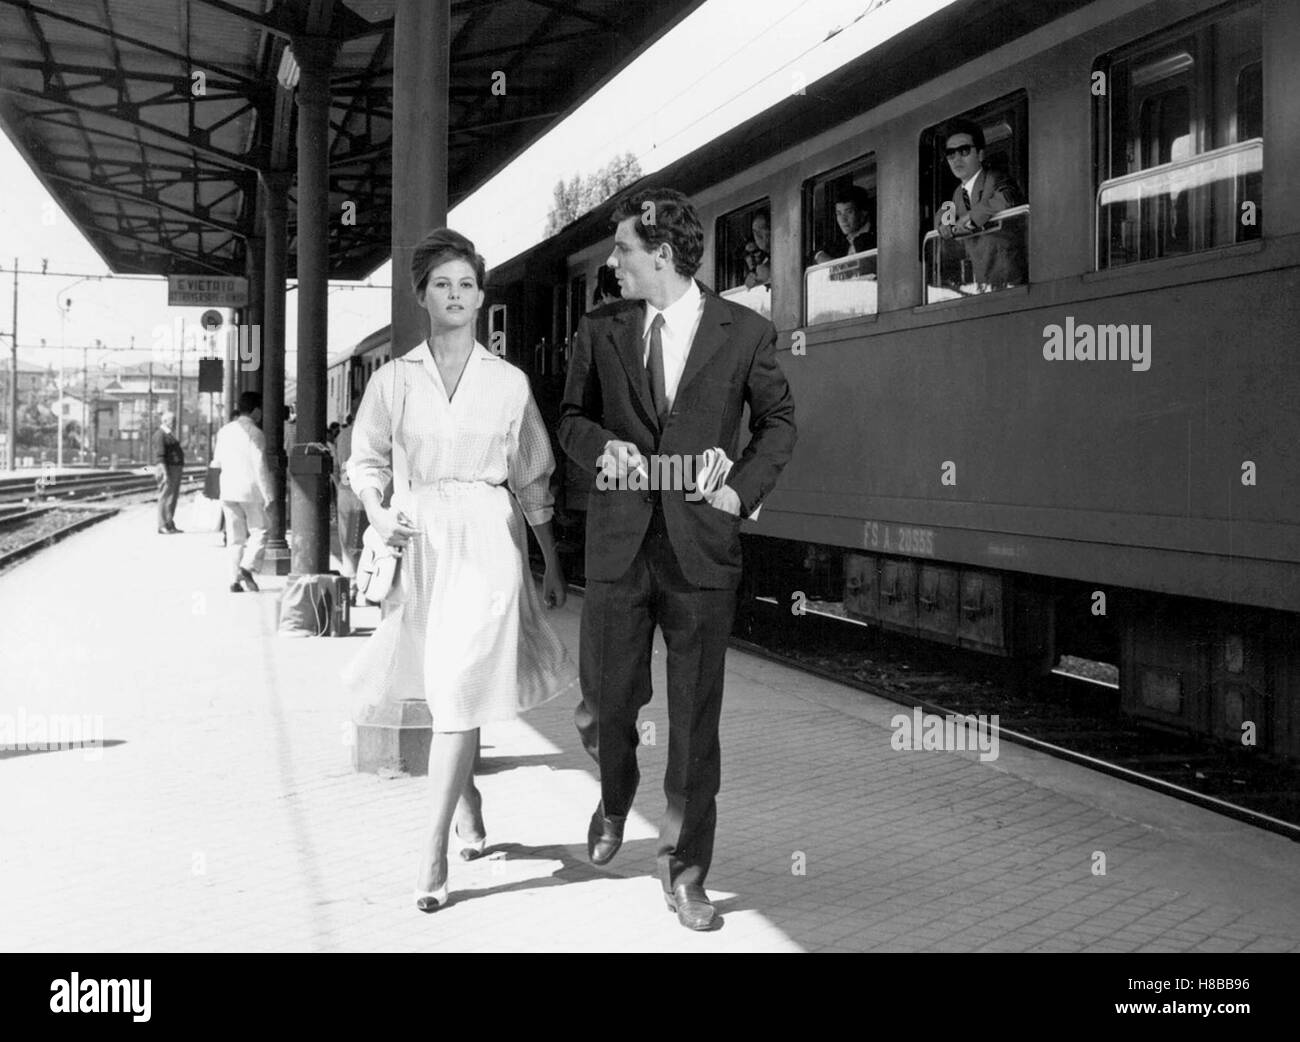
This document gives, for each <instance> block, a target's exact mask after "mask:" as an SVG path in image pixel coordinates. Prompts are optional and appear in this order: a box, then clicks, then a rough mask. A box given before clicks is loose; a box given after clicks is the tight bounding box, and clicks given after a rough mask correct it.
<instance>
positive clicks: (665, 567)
mask: <svg viewBox="0 0 1300 1042" xmlns="http://www.w3.org/2000/svg"><path fill="white" fill-rule="evenodd" d="M657 502H658V497H657V496H656V503H657ZM710 509H712V508H710ZM584 602H585V603H584V605H583V612H582V630H581V637H580V642H579V667H580V670H581V673H582V689H583V691H584V692H595V693H597V695H596V698H597V700H598V701H597V711H598V713H599V720H597V719H595V718H594V717H593V715H592V713H591V709H590V706H589V702H588V701H586V700H584V702H583V703H582V704H581V705H580V706H579V707H578V710H577V713H576V714H575V715H576V721H577V724H578V733H579V734H580V735H581V736H582V744H583V746H584V747H585V748H586V750H587V752H588V753H589V754H590V755H591V757H592V758H593V759H594V760H595V761H596V763H597V764H598V765H599V767H600V787H601V798H602V800H603V801H604V807H605V814H607V815H618V816H621V815H624V814H627V813H628V811H629V810H630V809H631V807H632V798H633V796H635V795H636V789H637V782H638V781H639V780H640V776H641V775H640V772H639V770H638V769H637V763H636V752H637V746H638V744H639V743H640V732H639V731H638V730H637V713H638V712H639V711H640V710H641V708H642V707H643V706H645V705H646V704H647V703H648V702H649V701H650V696H651V686H650V660H651V650H652V646H653V643H654V628H655V625H656V624H658V626H659V628H660V629H661V631H662V632H663V635H664V643H665V644H666V645H667V646H668V769H667V771H666V772H665V774H664V795H665V796H666V797H667V798H668V810H667V814H666V815H665V817H664V821H663V826H662V828H661V830H660V832H659V876H660V882H661V883H662V884H663V888H664V890H667V891H671V890H672V889H673V887H675V886H677V885H679V884H681V883H698V884H700V885H701V886H702V885H703V884H704V879H705V876H707V875H708V872H709V865H710V863H711V862H712V860H713V834H714V830H715V828H716V826H717V800H716V798H717V795H718V788H719V786H720V785H721V782H722V747H721V743H720V742H719V741H718V722H719V718H720V717H721V714H722V686H723V678H724V676H725V674H726V663H725V657H726V650H727V641H728V638H729V637H730V636H731V625H732V619H733V617H734V615H735V611H736V591H735V588H734V587H733V588H730V589H720V590H710V589H701V588H700V587H697V586H694V585H692V584H691V583H690V582H688V581H687V579H686V577H685V576H684V575H683V574H682V571H681V568H680V567H679V565H678V563H677V557H676V555H675V554H674V553H673V548H672V544H671V543H670V542H669V539H668V533H667V531H666V529H665V527H664V519H663V511H662V509H661V507H660V506H658V505H656V507H655V511H654V514H653V516H652V518H651V521H650V527H649V530H648V531H647V532H646V536H645V540H644V541H643V542H642V544H641V549H640V551H639V552H638V553H637V555H636V557H635V559H634V560H633V562H632V565H631V567H630V568H628V570H627V572H626V573H625V574H624V575H623V576H621V577H620V578H619V579H618V580H616V581H614V582H598V581H593V580H590V579H589V580H588V581H587V587H586V592H585V594H584ZM597 735H599V736H600V740H599V742H598V741H597Z"/></svg>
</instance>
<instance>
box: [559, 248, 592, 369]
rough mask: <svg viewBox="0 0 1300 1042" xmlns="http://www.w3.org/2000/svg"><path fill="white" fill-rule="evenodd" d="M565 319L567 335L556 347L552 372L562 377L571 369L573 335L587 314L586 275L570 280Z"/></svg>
mask: <svg viewBox="0 0 1300 1042" xmlns="http://www.w3.org/2000/svg"><path fill="white" fill-rule="evenodd" d="M568 305H569V306H568V310H567V313H566V319H565V335H564V342H563V343H562V344H560V343H557V344H556V345H555V357H554V359H553V361H552V366H551V372H552V374H553V375H555V376H557V377H562V376H564V374H565V373H566V372H567V371H568V368H569V352H570V351H572V350H573V335H574V334H575V333H576V332H577V331H578V322H579V321H580V320H581V318H582V316H583V315H585V314H586V313H587V276H586V275H585V274H584V273H579V274H577V275H574V276H573V277H572V278H570V279H569V300H568Z"/></svg>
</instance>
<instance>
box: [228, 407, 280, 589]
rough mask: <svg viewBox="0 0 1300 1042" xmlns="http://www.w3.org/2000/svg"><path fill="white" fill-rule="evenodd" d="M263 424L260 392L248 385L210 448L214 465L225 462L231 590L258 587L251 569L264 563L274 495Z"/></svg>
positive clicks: (256, 569)
mask: <svg viewBox="0 0 1300 1042" xmlns="http://www.w3.org/2000/svg"><path fill="white" fill-rule="evenodd" d="M261 424H262V396H261V395H260V394H258V393H257V392H256V391H245V392H244V393H243V394H241V395H240V396H239V409H238V412H237V413H236V415H235V418H234V419H233V420H231V421H230V422H229V423H228V424H226V425H225V426H224V427H222V428H221V430H219V431H218V432H217V443H216V447H215V448H214V449H213V452H212V463H213V466H217V467H220V468H221V510H222V514H223V516H224V517H225V520H226V545H227V546H228V547H229V548H230V557H231V562H232V563H233V565H234V581H233V582H232V583H231V584H230V592H231V593H240V592H242V591H244V590H250V591H251V590H256V589H257V588H258V587H257V580H256V579H254V578H253V573H254V572H256V571H259V570H260V569H261V567H262V556H263V554H264V552H265V545H264V544H265V541H266V510H267V507H269V506H270V505H271V502H272V501H273V500H274V498H275V494H274V491H273V486H272V484H271V471H270V468H269V467H268V466H267V465H266V438H265V436H264V435H263V434H262V431H261Z"/></svg>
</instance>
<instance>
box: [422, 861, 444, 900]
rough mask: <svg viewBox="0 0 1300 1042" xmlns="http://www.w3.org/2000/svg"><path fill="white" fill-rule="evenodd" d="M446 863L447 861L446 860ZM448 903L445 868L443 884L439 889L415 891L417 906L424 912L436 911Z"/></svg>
mask: <svg viewBox="0 0 1300 1042" xmlns="http://www.w3.org/2000/svg"><path fill="white" fill-rule="evenodd" d="M444 863H445V862H444ZM446 903H447V874H446V871H445V869H444V872H443V882H442V886H440V887H438V889H437V890H421V889H419V888H418V887H417V888H416V891H415V907H416V908H418V909H419V910H420V911H422V912H436V911H437V910H438V909H439V908H441V907H442V906H443V905H445V904H446Z"/></svg>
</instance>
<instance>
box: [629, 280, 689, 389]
mask: <svg viewBox="0 0 1300 1042" xmlns="http://www.w3.org/2000/svg"><path fill="white" fill-rule="evenodd" d="M658 314H662V315H663V316H664V325H663V329H662V330H661V331H660V333H659V335H660V337H661V339H662V340H663V346H664V393H665V394H666V395H667V398H668V408H670V409H671V408H672V406H673V402H675V401H676V400H677V386H678V385H679V384H680V383H681V382H682V370H684V369H685V368H686V356H687V355H689V354H690V353H691V343H692V342H693V341H694V340H695V333H696V330H698V329H699V328H700V319H701V318H702V317H703V316H704V294H703V293H701V292H700V287H699V286H697V285H696V284H695V280H694V279H691V282H690V285H689V286H688V287H687V289H686V292H685V293H683V294H682V295H681V296H680V297H678V298H677V299H676V300H675V301H673V302H672V303H671V304H669V305H668V306H667V307H666V308H664V309H663V311H662V312H661V311H660V310H659V309H658V308H657V307H655V306H654V305H652V304H651V303H650V302H649V301H646V305H645V325H644V326H643V327H642V329H641V363H642V364H643V365H647V364H649V361H650V323H652V322H653V321H654V318H655V315H658Z"/></svg>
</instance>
